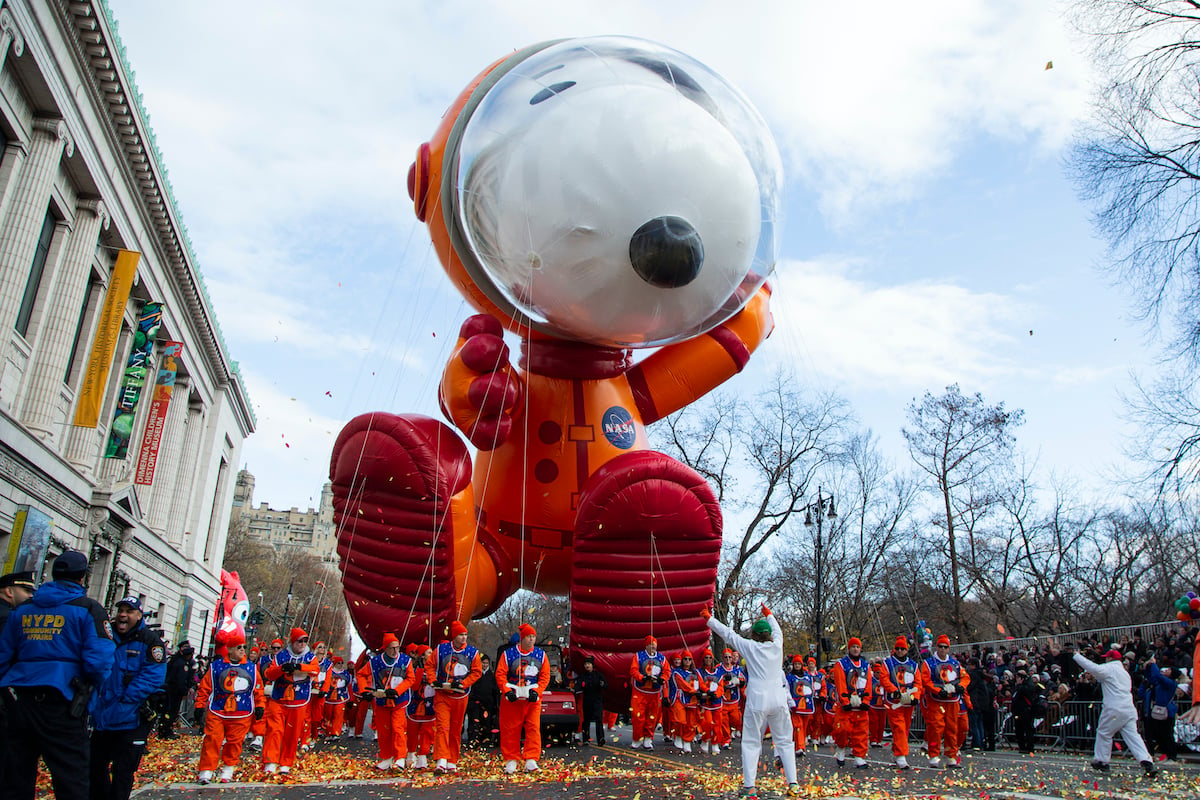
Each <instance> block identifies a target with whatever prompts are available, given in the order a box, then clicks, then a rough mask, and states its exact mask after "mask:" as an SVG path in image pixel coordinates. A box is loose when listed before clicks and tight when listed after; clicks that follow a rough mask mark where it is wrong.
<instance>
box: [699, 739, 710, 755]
mask: <svg viewBox="0 0 1200 800" xmlns="http://www.w3.org/2000/svg"><path fill="white" fill-rule="evenodd" d="M700 752H701V753H707V752H708V742H701V743H700Z"/></svg>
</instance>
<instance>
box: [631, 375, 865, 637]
mask: <svg viewBox="0 0 1200 800" xmlns="http://www.w3.org/2000/svg"><path fill="white" fill-rule="evenodd" d="M796 386H797V381H796V380H795V378H794V376H792V375H789V374H787V373H786V372H782V371H781V372H778V373H776V374H775V376H774V378H773V380H772V382H771V384H770V385H769V386H768V388H766V389H764V390H763V391H762V392H760V393H759V394H758V395H756V396H755V398H754V399H753V402H748V401H746V400H744V399H741V398H736V397H733V396H731V395H727V394H719V395H716V396H711V397H710V398H709V399H706V400H704V401H702V402H700V403H696V404H693V405H692V406H689V407H687V408H685V409H684V410H682V411H680V412H678V413H677V414H674V415H672V416H671V417H668V418H667V419H666V421H665V424H663V425H660V426H658V428H656V429H654V432H653V433H652V441H653V442H654V443H655V445H656V446H657V447H659V448H660V449H662V450H663V451H664V452H666V453H669V454H671V455H673V456H675V457H676V458H679V459H680V460H681V461H682V462H684V463H685V464H687V465H688V466H690V467H692V468H693V469H695V470H696V471H697V472H699V473H700V474H701V475H703V476H704V477H705V478H706V479H707V480H708V481H709V483H710V484H712V486H713V491H714V492H715V493H716V495H717V499H718V501H720V503H721V507H722V512H723V514H724V518H725V522H726V528H725V534H726V536H725V538H726V547H727V557H726V558H725V559H724V560H723V565H722V570H721V572H722V573H723V576H722V577H719V578H718V584H719V585H718V588H717V592H716V595H717V598H716V607H717V613H718V615H719V616H720V617H721V618H722V619H725V620H728V621H729V624H730V625H735V626H736V625H737V624H738V623H739V622H740V620H738V619H735V618H733V617H730V616H729V612H730V609H731V608H732V607H733V605H734V600H735V598H736V597H737V595H738V591H739V590H738V587H739V586H740V585H741V576H742V572H743V571H744V570H745V569H746V566H747V564H748V563H749V561H750V559H752V558H753V557H754V556H755V555H756V554H757V553H758V552H759V551H761V550H762V549H763V547H764V546H765V545H766V544H767V543H768V542H769V541H771V540H772V539H773V538H774V537H775V536H776V534H778V533H779V532H780V531H781V530H783V529H784V527H785V526H787V525H788V524H789V522H791V521H792V520H793V519H794V517H795V515H796V514H797V513H798V512H799V513H802V512H803V511H804V507H805V503H806V494H807V492H808V490H809V486H810V483H811V480H812V477H813V475H814V474H815V472H816V471H817V469H818V468H819V467H821V466H822V465H823V464H827V463H829V462H830V461H833V460H836V459H837V458H839V457H840V455H841V450H842V447H843V441H844V438H845V435H846V431H847V430H848V429H849V426H850V423H851V419H852V417H851V413H850V410H849V406H848V404H847V403H846V401H845V400H843V399H841V398H840V397H837V396H835V395H833V394H822V395H817V396H809V395H807V394H805V393H802V392H801V391H799V390H798V389H796V388H795V387H796ZM735 487H738V488H737V491H734V488H735ZM734 521H736V524H737V525H738V531H737V533H733V531H732V528H733V526H732V525H731V524H730V523H731V522H734ZM731 533H733V536H731V535H730V534H731ZM733 537H736V538H733Z"/></svg>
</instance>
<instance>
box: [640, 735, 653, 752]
mask: <svg viewBox="0 0 1200 800" xmlns="http://www.w3.org/2000/svg"><path fill="white" fill-rule="evenodd" d="M642 747H644V748H646V749H647V750H653V749H654V740H653V739H651V738H650V737H646V738H645V739H642Z"/></svg>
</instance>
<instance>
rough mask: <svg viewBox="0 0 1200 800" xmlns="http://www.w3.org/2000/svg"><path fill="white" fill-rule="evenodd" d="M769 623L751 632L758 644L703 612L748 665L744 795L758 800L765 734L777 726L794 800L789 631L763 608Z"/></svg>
mask: <svg viewBox="0 0 1200 800" xmlns="http://www.w3.org/2000/svg"><path fill="white" fill-rule="evenodd" d="M762 611H763V617H764V618H763V619H760V620H757V621H756V622H755V623H754V625H752V626H751V628H750V635H751V637H753V638H752V639H746V638H743V637H742V636H739V635H738V634H737V633H735V632H734V631H733V630H732V629H730V628H729V626H728V625H725V624H723V623H722V622H721V621H720V620H718V619H717V618H716V617H714V616H713V615H712V614H711V613H709V611H708V609H706V608H704V609H701V610H700V616H702V617H704V619H705V620H706V621H707V622H708V627H709V628H711V629H712V630H714V631H716V632H717V633H718V634H720V636H721V638H722V639H724V640H725V642H726V644H730V645H732V646H733V647H734V649H735V650H737V651H738V652H739V653H741V654H742V656H743V657H744V658H745V659H746V674H747V677H748V680H747V681H746V713H745V716H744V717H743V718H742V784H743V785H744V788H743V789H742V794H743V795H744V796H749V797H754V796H755V789H754V782H755V780H756V779H757V777H758V756H759V753H760V752H762V740H763V733H764V732H765V731H766V729H767V726H768V725H769V726H771V737H772V739H773V740H774V742H775V752H776V753H777V754H779V756H780V758H781V759H782V760H783V774H784V776H785V777H786V778H787V782H788V794H789V795H791V796H796V795H799V794H800V784H799V783H797V782H796V752H795V748H794V747H793V745H792V716H791V713H790V712H789V711H788V690H787V679H786V678H785V677H784V675H783V631H782V630H780V628H779V623H778V622H776V621H775V617H774V616H773V615H772V614H771V609H769V608H767V607H766V606H765V605H764V606H763V607H762Z"/></svg>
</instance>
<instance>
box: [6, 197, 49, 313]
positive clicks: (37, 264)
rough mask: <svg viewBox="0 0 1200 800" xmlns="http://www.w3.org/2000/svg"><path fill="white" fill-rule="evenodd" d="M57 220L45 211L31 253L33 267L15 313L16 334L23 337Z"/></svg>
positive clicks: (35, 298) (39, 285)
mask: <svg viewBox="0 0 1200 800" xmlns="http://www.w3.org/2000/svg"><path fill="white" fill-rule="evenodd" d="M56 222H57V220H55V219H54V214H53V213H52V212H51V211H50V210H49V209H47V210H46V219H45V221H43V222H42V232H41V233H40V234H39V235H38V243H37V249H36V250H34V251H33V265H32V266H31V267H30V269H29V280H28V281H26V283H25V295H24V296H23V297H22V298H21V310H20V311H18V312H17V324H16V326H15V327H16V329H17V333H19V334H21V335H22V336H24V335H25V334H27V333H28V332H29V320H30V319H32V318H33V305H34V303H36V302H37V296H38V289H40V288H41V286H42V273H43V272H45V270H46V259H47V258H48V257H49V255H50V241H51V240H52V239H53V238H54V225H55V223H56Z"/></svg>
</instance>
